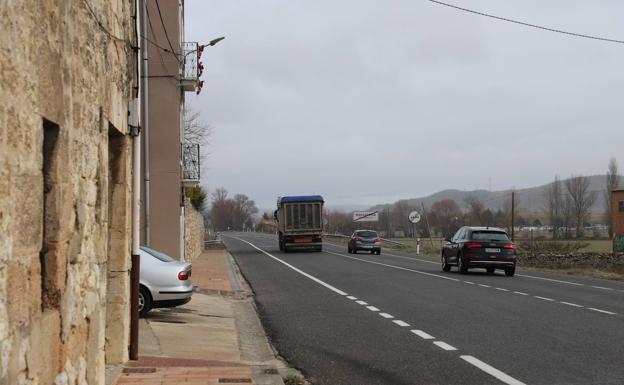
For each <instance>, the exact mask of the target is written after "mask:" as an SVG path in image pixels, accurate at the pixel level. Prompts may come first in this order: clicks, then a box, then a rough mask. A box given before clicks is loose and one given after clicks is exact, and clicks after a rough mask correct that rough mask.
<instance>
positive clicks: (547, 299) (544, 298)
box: [533, 295, 555, 302]
mask: <svg viewBox="0 0 624 385" xmlns="http://www.w3.org/2000/svg"><path fill="white" fill-rule="evenodd" d="M533 297H534V298H537V299H541V300H544V301H550V302H554V301H555V300H554V299H552V298H546V297H540V296H539V295H534V296H533Z"/></svg>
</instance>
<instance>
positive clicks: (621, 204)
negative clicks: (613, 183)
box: [618, 201, 624, 213]
mask: <svg viewBox="0 0 624 385" xmlns="http://www.w3.org/2000/svg"><path fill="white" fill-rule="evenodd" d="M618 208H619V209H620V212H621V213H624V201H619V202H618Z"/></svg>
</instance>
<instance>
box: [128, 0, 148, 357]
mask: <svg viewBox="0 0 624 385" xmlns="http://www.w3.org/2000/svg"><path fill="white" fill-rule="evenodd" d="M144 1H145V0H144ZM139 3H140V0H136V2H135V15H136V19H135V23H136V24H135V28H136V31H137V34H136V37H137V39H136V44H137V46H138V51H137V56H136V58H137V61H136V65H137V76H138V79H137V84H138V90H137V102H136V104H137V105H136V106H135V115H136V118H135V119H134V122H133V125H134V127H131V128H132V156H133V161H132V168H133V170H132V182H133V183H132V256H131V262H132V267H131V270H130V349H129V350H130V351H129V355H130V359H131V360H138V359H139V281H140V271H141V257H140V255H139V244H140V238H139V237H140V236H141V233H140V225H141V131H140V127H141V104H142V103H141V102H142V100H141V99H142V98H143V96H144V95H143V92H142V90H141V75H142V71H141V62H140V56H139V55H140V53H141V51H142V50H144V49H145V48H146V46H145V41H141V39H139V36H138V35H139V34H138V31H140V26H141V24H140V20H142V19H143V20H144V19H145V17H144V16H145V14H142V13H141V12H140V5H139ZM139 15H140V16H139Z"/></svg>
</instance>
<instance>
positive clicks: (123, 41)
mask: <svg viewBox="0 0 624 385" xmlns="http://www.w3.org/2000/svg"><path fill="white" fill-rule="evenodd" d="M82 2H83V3H84V4H85V6H86V7H87V10H88V11H89V13H90V14H91V18H92V19H93V20H94V21H95V23H96V24H97V25H98V27H99V28H100V29H101V30H102V31H103V32H104V33H105V34H106V35H107V36H108V37H109V38H111V39H112V40H115V41H119V42H122V43H124V44H125V45H126V46H130V47H132V44H131V43H130V42H129V41H128V40H126V39H122V38H120V37H118V36H115V35H113V34H112V33H111V32H110V31H109V30H108V28H106V27H105V26H104V24H103V23H102V22H101V21H100V19H98V17H97V15H96V14H95V12H94V11H93V8H91V4H89V2H88V1H87V0H82ZM132 48H134V47H132ZM124 49H125V47H124Z"/></svg>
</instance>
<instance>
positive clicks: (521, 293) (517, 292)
mask: <svg viewBox="0 0 624 385" xmlns="http://www.w3.org/2000/svg"><path fill="white" fill-rule="evenodd" d="M513 293H514V294H520V295H528V294H527V293H523V292H521V291H514V292H513Z"/></svg>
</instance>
